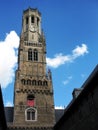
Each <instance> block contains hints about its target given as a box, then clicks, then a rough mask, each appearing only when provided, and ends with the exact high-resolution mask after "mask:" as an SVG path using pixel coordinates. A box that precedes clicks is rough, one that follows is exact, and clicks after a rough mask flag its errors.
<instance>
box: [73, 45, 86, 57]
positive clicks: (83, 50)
mask: <svg viewBox="0 0 98 130" xmlns="http://www.w3.org/2000/svg"><path fill="white" fill-rule="evenodd" d="M72 53H73V58H77V57H79V56H83V55H84V54H86V53H88V48H87V46H86V44H82V46H77V47H76V48H75V49H74V50H73V51H72Z"/></svg>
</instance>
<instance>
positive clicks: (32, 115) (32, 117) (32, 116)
mask: <svg viewBox="0 0 98 130" xmlns="http://www.w3.org/2000/svg"><path fill="white" fill-rule="evenodd" d="M25 115H26V121H36V120H37V111H36V109H34V108H32V107H30V108H28V109H26V111H25Z"/></svg>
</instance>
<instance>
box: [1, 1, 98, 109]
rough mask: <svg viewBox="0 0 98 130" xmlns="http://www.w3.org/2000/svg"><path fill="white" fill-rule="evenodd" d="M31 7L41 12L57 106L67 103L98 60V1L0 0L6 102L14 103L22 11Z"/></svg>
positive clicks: (3, 81)
mask: <svg viewBox="0 0 98 130" xmlns="http://www.w3.org/2000/svg"><path fill="white" fill-rule="evenodd" d="M28 7H32V8H38V10H39V11H40V12H41V14H42V28H43V30H44V33H45V37H46V44H47V65H48V68H50V69H51V71H52V78H53V87H54V102H55V106H56V107H58V106H59V107H60V106H62V107H64V106H67V105H68V103H69V102H70V101H71V99H72V91H73V89H74V88H79V87H81V86H82V84H83V83H84V82H85V80H86V79H87V78H88V76H89V75H90V74H91V72H92V71H93V69H94V68H95V66H96V65H97V64H98V1H97V0H74V1H73V0H21V1H20V0H14V1H13V0H9V1H7V0H1V2H0V60H1V61H0V77H1V78H0V83H1V86H2V92H3V98H4V104H5V105H11V104H13V88H14V74H15V68H16V63H17V48H18V45H19V36H20V33H21V27H22V13H23V10H25V9H27V8H28Z"/></svg>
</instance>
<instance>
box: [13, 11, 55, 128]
mask: <svg viewBox="0 0 98 130" xmlns="http://www.w3.org/2000/svg"><path fill="white" fill-rule="evenodd" d="M51 77H52V76H51V71H50V70H48V71H46V42H45V37H44V34H43V31H42V29H41V13H40V12H39V11H38V10H37V9H31V8H29V9H27V10H25V11H24V12H23V18H22V32H21V36H20V46H19V55H18V69H17V71H16V78H15V87H14V117H13V118H14V119H13V126H14V127H15V128H16V127H17V129H26V130H27V129H29V130H31V129H32V130H35V129H36V130H39V129H42V130H43V129H45V130H46V129H47V130H51V129H52V127H53V125H54V123H55V115H54V100H53V86H52V78H51Z"/></svg>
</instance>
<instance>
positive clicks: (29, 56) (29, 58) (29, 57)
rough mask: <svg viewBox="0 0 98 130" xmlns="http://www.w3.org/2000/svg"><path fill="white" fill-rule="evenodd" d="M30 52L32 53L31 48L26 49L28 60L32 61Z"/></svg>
mask: <svg viewBox="0 0 98 130" xmlns="http://www.w3.org/2000/svg"><path fill="white" fill-rule="evenodd" d="M32 54H33V53H32V49H29V50H28V60H29V61H32V60H33V57H32Z"/></svg>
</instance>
